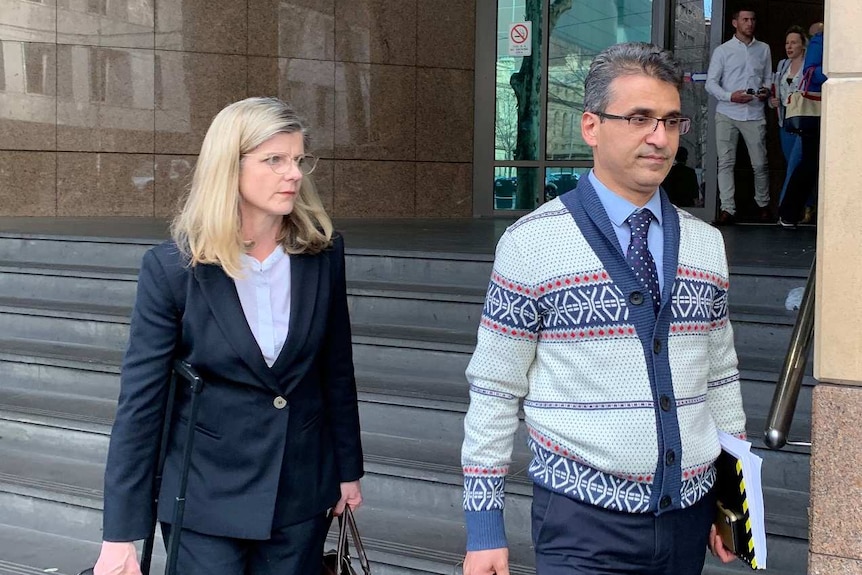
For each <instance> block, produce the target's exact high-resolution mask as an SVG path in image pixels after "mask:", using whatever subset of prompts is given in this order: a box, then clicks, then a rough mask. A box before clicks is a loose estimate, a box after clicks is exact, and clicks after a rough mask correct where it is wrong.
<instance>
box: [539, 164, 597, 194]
mask: <svg viewBox="0 0 862 575" xmlns="http://www.w3.org/2000/svg"><path fill="white" fill-rule="evenodd" d="M590 169H591V168H570V167H565V168H556V167H555V168H547V169H545V189H544V200H545V201H546V202H550V201H551V200H553V199H554V198H556V197H559V196H562V195H563V194H565V193H566V192H570V191H572V190H574V189H575V188H576V187H577V186H578V182H579V181H580V180H581V178H584V177H586V175H587V174H589V173H590Z"/></svg>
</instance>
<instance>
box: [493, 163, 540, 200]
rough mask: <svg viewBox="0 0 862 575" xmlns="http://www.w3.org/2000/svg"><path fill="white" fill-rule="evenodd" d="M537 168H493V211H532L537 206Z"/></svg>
mask: <svg viewBox="0 0 862 575" xmlns="http://www.w3.org/2000/svg"><path fill="white" fill-rule="evenodd" d="M538 178H539V170H538V168H515V167H511V166H506V167H502V166H498V167H496V168H494V209H495V210H532V209H533V208H535V207H536V205H537V203H538V202H537V198H536V193H535V186H534V184H535V182H536V180H537V179H538Z"/></svg>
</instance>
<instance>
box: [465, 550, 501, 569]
mask: <svg viewBox="0 0 862 575" xmlns="http://www.w3.org/2000/svg"><path fill="white" fill-rule="evenodd" d="M492 573H496V575H509V549H508V548H506V547H501V548H500V549H485V550H484V551H467V556H466V557H465V558H464V575H491V574H492Z"/></svg>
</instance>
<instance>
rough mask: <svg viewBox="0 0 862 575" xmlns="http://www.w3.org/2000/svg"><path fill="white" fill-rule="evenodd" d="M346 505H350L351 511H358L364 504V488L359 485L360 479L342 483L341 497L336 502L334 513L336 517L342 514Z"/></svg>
mask: <svg viewBox="0 0 862 575" xmlns="http://www.w3.org/2000/svg"><path fill="white" fill-rule="evenodd" d="M345 505H349V506H350V510H351V511H356V510H357V509H359V506H360V505H362V488H361V487H360V486H359V480H356V481H349V482H347V483H342V484H341V499H339V500H338V503H336V504H335V509H333V510H332V513H333V515H335V516H336V517H337V516H339V515H341V514H342V513H343V512H344V506H345Z"/></svg>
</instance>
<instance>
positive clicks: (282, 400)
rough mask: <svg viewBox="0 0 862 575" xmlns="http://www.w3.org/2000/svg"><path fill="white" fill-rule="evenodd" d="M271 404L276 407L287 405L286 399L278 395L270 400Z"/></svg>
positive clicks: (282, 407) (281, 407) (280, 407)
mask: <svg viewBox="0 0 862 575" xmlns="http://www.w3.org/2000/svg"><path fill="white" fill-rule="evenodd" d="M272 405H273V406H275V408H276V409H284V408H285V406H286V405H287V400H286V399H285V398H283V397H282V396H280V395H279V396H278V397H276V398H275V399H273V400H272Z"/></svg>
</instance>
